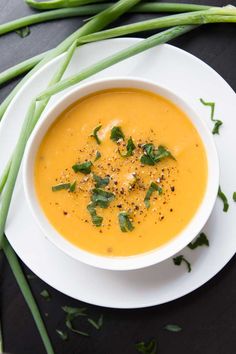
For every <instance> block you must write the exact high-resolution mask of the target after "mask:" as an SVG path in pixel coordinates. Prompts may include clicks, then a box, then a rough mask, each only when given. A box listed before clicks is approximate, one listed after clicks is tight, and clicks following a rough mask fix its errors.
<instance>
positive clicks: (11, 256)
mask: <svg viewBox="0 0 236 354" xmlns="http://www.w3.org/2000/svg"><path fill="white" fill-rule="evenodd" d="M2 248H3V251H4V253H5V255H6V257H7V260H8V262H9V264H10V266H11V269H12V272H13V274H14V276H15V278H16V281H17V283H18V285H19V287H20V289H21V292H22V294H23V296H24V298H25V301H26V303H27V305H28V306H29V309H30V311H31V313H32V316H33V318H34V321H35V324H36V326H37V328H38V331H39V333H40V335H41V338H42V341H43V343H44V346H45V349H46V352H47V354H54V350H53V348H52V345H51V342H50V339H49V337H48V334H47V331H46V328H45V325H44V323H43V320H42V318H41V315H40V312H39V309H38V306H37V304H36V302H35V300H34V297H33V295H32V292H31V290H30V287H29V285H28V283H27V280H26V278H25V275H24V273H23V271H22V269H21V266H20V263H19V261H18V258H17V256H16V254H15V252H14V250H13V249H12V247H11V245H10V244H9V242H8V240H7V238H6V237H5V236H4V239H3V242H2Z"/></svg>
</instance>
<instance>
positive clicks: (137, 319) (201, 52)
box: [0, 0, 236, 354]
mask: <svg viewBox="0 0 236 354" xmlns="http://www.w3.org/2000/svg"><path fill="white" fill-rule="evenodd" d="M186 2H187V0H186ZM191 2H194V3H197V2H198V3H201V4H212V5H226V4H227V0H226V1H219V0H218V1H217V0H215V1H214V0H209V1H208V2H206V0H205V1H200V0H199V1H191ZM231 3H235V1H233V0H231ZM32 12H33V11H32V10H30V9H29V8H28V7H27V6H26V5H25V4H24V1H23V0H0V23H4V22H6V21H9V20H12V19H15V18H18V17H21V16H25V15H27V14H30V13H32ZM150 17H151V16H149V15H145V16H144V15H135V16H134V15H132V16H131V15H126V16H124V17H123V18H122V21H119V23H123V24H124V23H130V22H133V21H137V20H141V19H144V18H150ZM81 25H82V19H77V18H74V19H65V20H59V21H54V22H51V23H47V24H41V25H36V26H32V27H31V34H30V35H29V36H28V37H26V38H24V39H21V38H20V37H19V36H18V35H17V34H16V33H12V34H9V35H5V36H3V37H1V39H0V71H2V70H4V69H6V68H8V67H9V66H11V65H14V64H16V63H18V62H20V61H21V60H23V59H26V58H28V57H30V56H33V55H35V54H38V53H40V52H42V51H45V50H46V49H49V48H52V47H53V46H55V45H56V44H58V43H59V42H60V41H61V40H62V39H64V38H65V37H66V36H67V35H69V34H70V33H71V32H73V31H74V30H75V29H77V28H78V27H79V26H81ZM173 44H174V45H176V46H178V47H180V48H183V49H185V50H187V51H188V52H190V53H192V54H194V55H196V56H197V57H198V58H200V59H202V60H204V61H205V62H206V63H208V64H209V65H210V66H212V67H213V68H214V69H215V70H216V71H217V72H218V73H219V74H220V75H221V76H222V77H223V78H224V79H226V80H227V81H228V83H229V84H230V85H231V86H232V87H233V88H234V89H236V65H235V58H236V25H223V24H222V25H210V26H207V27H204V28H199V29H198V30H195V32H192V33H189V34H187V35H185V36H184V37H182V38H180V39H177V40H175V41H174V42H173ZM173 60H174V58H173ZM15 84H16V81H14V82H12V83H10V84H9V85H7V86H5V87H3V88H1V90H0V99H3V98H4V97H5V96H6V95H7V94H8V92H9V91H10V90H11V88H12V87H14V85H15ZM222 237H223V235H222ZM222 242H223V241H222ZM235 260H236V258H235V257H234V258H233V259H232V260H231V262H230V263H229V264H228V265H227V266H226V267H225V268H224V270H222V271H221V272H220V273H219V274H218V275H217V276H216V277H214V279H212V280H211V281H210V282H208V283H207V284H206V285H205V286H203V287H201V288H200V289H199V290H197V291H195V292H194V293H192V294H190V295H188V296H185V297H184V298H182V299H179V300H177V301H174V302H171V303H169V304H166V305H161V306H156V307H153V308H149V309H143V310H142V309H141V310H112V309H105V308H100V307H96V306H90V305H87V304H84V303H81V302H79V301H75V300H73V299H71V298H69V297H67V296H64V295H63V294H61V293H59V292H57V291H55V290H54V289H52V288H50V287H49V286H48V285H47V284H45V283H43V282H42V281H41V280H40V279H37V278H36V279H33V280H30V284H31V287H32V291H33V293H34V295H35V297H36V299H37V302H38V304H39V307H40V309H41V312H42V315H43V317H44V319H45V323H46V326H47V328H48V331H49V334H50V337H51V339H52V342H53V345H54V348H55V352H56V354H121V353H122V354H135V353H136V351H135V348H134V345H135V343H136V342H137V341H140V340H143V339H144V340H146V339H147V340H148V339H150V338H156V339H157V341H158V347H159V348H158V353H160V354H174V353H176V354H179V353H182V354H190V353H191V354H234V353H235V352H236V264H235V263H236V262H235ZM24 269H25V272H26V274H29V273H30V271H29V270H28V269H27V268H26V267H24ZM0 272H1V276H0V295H1V298H0V305H1V317H2V321H3V332H4V339H5V350H6V351H7V352H9V353H11V354H33V353H34V354H44V353H45V351H44V348H43V346H42V343H41V340H40V337H39V335H38V332H37V330H36V327H35V325H34V322H33V320H32V317H31V315H30V312H29V310H28V308H27V306H26V304H25V302H24V299H23V297H22V295H21V293H20V291H19V289H18V286H17V284H16V282H15V280H14V278H13V275H12V273H11V271H10V270H9V266H8V264H7V261H6V259H5V258H4V257H2V255H1V257H0ZM43 289H48V290H49V291H50V293H51V295H52V300H51V301H50V302H46V301H45V300H44V299H42V298H41V296H40V295H39V293H40V291H42V290H43ZM62 305H70V306H86V307H87V308H88V312H89V314H90V315H91V317H93V318H97V317H98V316H99V315H100V314H101V313H103V314H104V326H103V328H102V330H101V331H96V330H95V329H93V328H92V327H89V326H88V324H86V321H85V320H83V319H82V320H79V322H78V323H77V326H78V327H79V328H80V329H82V330H89V332H90V333H91V335H90V337H89V338H85V337H81V336H78V335H76V334H70V338H69V340H68V341H67V342H63V341H62V340H61V339H60V338H59V337H58V335H57V334H56V332H55V329H56V328H62V329H63V328H65V327H64V314H63V312H62V310H61V306H62ZM45 313H47V314H48V316H45ZM167 323H177V324H179V325H180V326H181V327H182V328H183V330H182V332H180V333H170V332H167V331H165V330H163V326H164V325H165V324H167Z"/></svg>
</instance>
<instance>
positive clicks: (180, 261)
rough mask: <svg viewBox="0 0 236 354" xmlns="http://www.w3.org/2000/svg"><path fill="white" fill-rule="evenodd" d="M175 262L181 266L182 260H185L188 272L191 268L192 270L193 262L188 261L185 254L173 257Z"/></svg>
mask: <svg viewBox="0 0 236 354" xmlns="http://www.w3.org/2000/svg"><path fill="white" fill-rule="evenodd" d="M173 262H174V264H175V265H176V266H180V265H181V264H182V262H184V263H185V264H186V266H187V269H188V272H191V270H192V268H191V264H190V263H189V261H187V259H186V258H184V256H183V255H182V254H181V255H180V256H177V257H175V258H173Z"/></svg>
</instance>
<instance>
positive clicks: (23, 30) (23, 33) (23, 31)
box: [16, 26, 30, 38]
mask: <svg viewBox="0 0 236 354" xmlns="http://www.w3.org/2000/svg"><path fill="white" fill-rule="evenodd" d="M16 33H17V34H18V35H19V36H20V37H21V38H25V37H27V36H28V35H29V34H30V28H29V27H28V26H26V27H23V28H20V29H18V30H16Z"/></svg>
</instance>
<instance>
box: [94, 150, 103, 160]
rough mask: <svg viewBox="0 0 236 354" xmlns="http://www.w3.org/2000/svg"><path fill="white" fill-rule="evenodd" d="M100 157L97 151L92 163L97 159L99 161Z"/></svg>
mask: <svg viewBox="0 0 236 354" xmlns="http://www.w3.org/2000/svg"><path fill="white" fill-rule="evenodd" d="M101 156H102V155H101V153H100V152H99V151H97V152H96V156H95V159H94V162H95V161H97V160H98V159H100V157H101Z"/></svg>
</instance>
